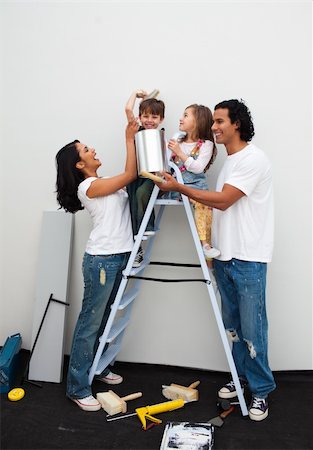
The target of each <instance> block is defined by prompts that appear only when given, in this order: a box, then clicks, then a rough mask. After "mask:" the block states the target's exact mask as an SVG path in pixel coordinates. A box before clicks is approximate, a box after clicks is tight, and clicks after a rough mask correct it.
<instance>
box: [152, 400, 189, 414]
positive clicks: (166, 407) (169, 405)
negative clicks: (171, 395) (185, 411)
mask: <svg viewBox="0 0 313 450" xmlns="http://www.w3.org/2000/svg"><path fill="white" fill-rule="evenodd" d="M185 403H186V402H185V400H183V399H182V398H179V399H177V400H172V401H170V402H163V403H158V404H157V405H152V406H147V413H148V414H151V415H152V414H159V413H162V412H166V411H172V410H173V409H178V408H182V407H183V406H184V404H185Z"/></svg>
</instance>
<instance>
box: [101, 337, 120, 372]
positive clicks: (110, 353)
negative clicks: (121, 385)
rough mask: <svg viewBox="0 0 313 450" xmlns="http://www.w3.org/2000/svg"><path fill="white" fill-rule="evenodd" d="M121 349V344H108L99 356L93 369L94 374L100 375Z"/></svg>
mask: <svg viewBox="0 0 313 450" xmlns="http://www.w3.org/2000/svg"><path fill="white" fill-rule="evenodd" d="M120 349H121V344H120V343H119V344H113V345H110V347H109V348H108V349H107V350H106V351H105V352H104V353H103V354H102V356H101V358H100V359H99V362H98V365H97V369H96V370H95V374H96V375H100V374H101V373H102V372H103V371H104V369H105V368H106V367H108V365H109V364H110V362H112V361H113V360H114V359H115V357H116V355H117V354H118V352H119V351H120Z"/></svg>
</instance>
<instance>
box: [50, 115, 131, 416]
mask: <svg viewBox="0 0 313 450" xmlns="http://www.w3.org/2000/svg"><path fill="white" fill-rule="evenodd" d="M137 131H138V124H137V122H136V120H133V121H132V122H131V123H129V124H128V125H127V128H126V148H127V156H126V165H125V171H124V172H123V173H121V174H119V175H116V176H114V177H111V178H99V177H98V175H97V170H98V168H99V167H100V166H101V162H100V160H99V159H97V158H96V152H95V150H94V149H93V148H89V147H87V146H86V145H85V144H82V143H81V142H79V141H77V140H76V141H73V142H71V143H70V144H67V145H66V146H65V147H63V148H62V149H61V150H60V151H59V152H58V153H57V155H56V163H57V182H56V192H57V201H58V203H59V204H60V206H61V208H64V209H65V211H68V212H71V213H75V212H77V211H79V210H81V209H84V208H86V209H87V211H88V212H89V213H90V215H91V218H92V223H93V228H92V231H91V233H90V236H89V239H88V242H87V246H86V251H85V254H84V258H83V275H84V298H83V302H82V309H81V312H80V314H79V317H78V320H77V324H76V327H75V332H74V336H73V342H72V349H71V355H70V360H69V368H68V376H67V391H66V395H67V396H68V397H69V398H70V399H71V400H73V401H74V402H75V403H77V405H78V406H79V407H80V408H81V409H83V410H85V411H97V410H99V409H100V408H101V405H100V403H99V402H98V401H97V400H96V399H95V398H94V397H93V395H92V390H91V386H90V384H89V381H88V373H89V369H90V367H91V365H92V362H93V359H94V356H95V352H96V350H97V346H98V342H99V337H100V336H101V334H102V332H103V330H104V327H105V325H106V322H107V319H108V316H109V309H110V306H111V304H112V303H113V301H114V299H115V296H116V293H117V290H118V287H119V284H120V281H121V278H122V271H123V270H124V268H125V267H126V264H127V260H128V257H129V254H130V252H131V250H132V247H133V235H132V227H131V218H130V213H129V205H128V196H127V193H126V191H125V190H123V189H122V188H123V187H124V186H125V185H127V184H128V183H130V182H132V181H133V180H134V179H135V178H136V177H137V166H136V154H135V145H134V137H135V134H136V132H137ZM99 379H100V380H101V381H104V382H105V383H108V384H119V383H121V382H122V381H123V378H122V377H121V376H120V375H117V374H114V373H112V372H111V371H110V369H109V368H106V369H105V371H104V372H103V373H102V374H101V375H100V377H99Z"/></svg>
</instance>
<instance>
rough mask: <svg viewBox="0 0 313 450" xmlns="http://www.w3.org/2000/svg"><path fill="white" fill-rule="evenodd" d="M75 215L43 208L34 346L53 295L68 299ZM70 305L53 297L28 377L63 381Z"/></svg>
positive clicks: (33, 333)
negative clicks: (67, 315)
mask: <svg viewBox="0 0 313 450" xmlns="http://www.w3.org/2000/svg"><path fill="white" fill-rule="evenodd" d="M73 218H74V216H73V214H71V213H65V212H62V211H44V212H43V220H42V228H41V239H40V247H39V259H38V279H37V288H36V298H35V305H34V319H33V329H32V348H33V346H34V342H35V340H36V336H37V334H38V330H39V328H40V324H41V322H42V319H43V316H44V313H45V310H46V307H47V303H48V302H49V298H50V295H51V294H52V295H53V298H54V299H56V300H59V301H61V302H67V291H68V278H69V270H70V261H71V250H72V234H73V223H74V220H73ZM67 308H68V306H66V305H63V304H60V303H57V302H54V301H51V302H50V304H49V307H48V310H47V313H46V315H45V318H44V321H43V322H42V327H41V330H40V333H39V335H38V339H37V342H36V344H35V348H34V349H33V353H32V355H31V359H30V364H29V372H28V379H29V380H37V381H48V382H55V383H60V382H61V381H62V375H63V360H64V351H63V347H64V327H65V318H66V313H67Z"/></svg>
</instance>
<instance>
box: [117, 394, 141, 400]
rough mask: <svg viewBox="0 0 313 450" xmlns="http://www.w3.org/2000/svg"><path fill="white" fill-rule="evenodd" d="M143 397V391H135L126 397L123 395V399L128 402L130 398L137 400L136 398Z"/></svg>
mask: <svg viewBox="0 0 313 450" xmlns="http://www.w3.org/2000/svg"><path fill="white" fill-rule="evenodd" d="M139 397H142V392H135V393H134V394H129V395H126V396H125V397H121V400H123V401H124V402H127V401H128V400H135V398H139Z"/></svg>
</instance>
